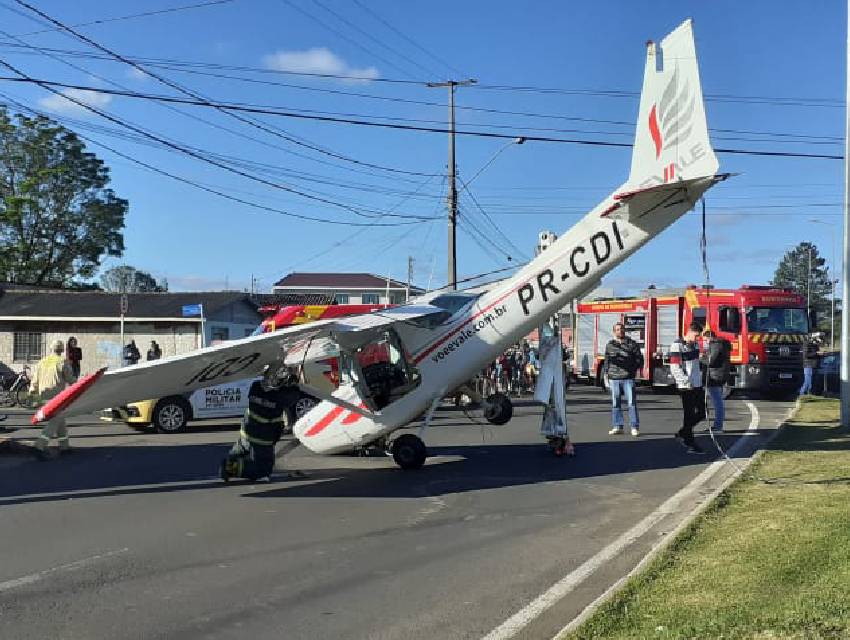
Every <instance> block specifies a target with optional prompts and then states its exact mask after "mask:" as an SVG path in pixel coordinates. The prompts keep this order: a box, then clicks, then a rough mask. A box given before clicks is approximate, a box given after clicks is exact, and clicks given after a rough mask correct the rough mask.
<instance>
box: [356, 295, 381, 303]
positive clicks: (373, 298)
mask: <svg viewBox="0 0 850 640" xmlns="http://www.w3.org/2000/svg"><path fill="white" fill-rule="evenodd" d="M360 300H361V302H362V303H363V304H381V295H380V294H379V293H364V294H363V296H362V297H361V298H360Z"/></svg>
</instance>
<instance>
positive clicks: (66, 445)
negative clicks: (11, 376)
mask: <svg viewBox="0 0 850 640" xmlns="http://www.w3.org/2000/svg"><path fill="white" fill-rule="evenodd" d="M76 379H77V378H76V376H75V375H74V371H73V369H72V368H71V363H70V362H68V360H67V359H66V358H65V345H64V344H63V343H62V341H61V340H54V341H53V342H52V343H51V345H50V354H49V355H47V356H45V357H44V358H42V359H41V360H40V361H39V363H38V364H37V365H36V367H35V373H34V374H33V377H32V382H31V383H30V393H31V394H32V395H33V397H34V398H35V399H36V400H38V401H39V402H41V403H45V402H47V401H48V400H50V399H52V398H54V397H55V396H57V395H59V393H60V392H61V391H62V390H63V389H65V387H66V386H68V385H69V384H73V383H74V382H75V381H76ZM53 438H56V439H58V440H59V451H60V452H62V453H67V452H69V451H70V450H71V443H70V439H69V437H68V427H67V426H66V424H65V418H63V417H61V416H58V417H55V418H51V419H50V420H48V421H47V422H46V423H45V424H44V427H43V428H42V430H41V435H39V436H38V439H37V440H36V441H35V448H36V452H37V454H38V456H39V458H40V459H41V460H46V459H47V458H48V455H47V448H48V447H49V446H50V440H51V439H53Z"/></svg>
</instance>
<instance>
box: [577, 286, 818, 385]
mask: <svg viewBox="0 0 850 640" xmlns="http://www.w3.org/2000/svg"><path fill="white" fill-rule="evenodd" d="M645 294H646V295H644V296H642V297H639V298H618V299H612V300H593V301H587V302H580V303H579V304H578V311H577V313H576V314H575V329H574V333H573V353H574V360H573V372H574V375H575V377H577V378H579V379H584V380H586V381H587V382H588V383H591V384H597V385H600V386H602V385H604V384H605V380H604V375H603V370H604V366H603V365H604V362H605V357H604V354H605V345H606V344H607V343H608V341H609V340H611V338H612V337H613V326H614V324H615V323H616V322H622V323H623V324H624V325H625V327H626V334H627V335H628V336H630V337H631V338H632V339H633V340H635V341H636V342H637V343H638V344H639V345H640V346H641V351H642V352H643V354H644V366H643V369H642V370H641V371H639V372H638V376H637V377H638V379H639V380H643V381H645V382H647V383H649V384H652V385H657V386H670V385H673V384H674V381H673V376H672V375H671V373H670V363H669V358H668V353H669V350H670V344H671V343H672V342H673V340H675V339H676V338H677V337H679V336H681V335H683V333H684V331H685V329H686V328H687V327H688V325H689V324H691V323H692V322H697V323H699V324H700V325H702V326H703V327H704V328H710V329H711V330H712V331H714V332H715V333H716V334H717V335H718V336H720V337H723V338H726V339H727V340H729V342H730V343H732V358H731V359H732V371H731V377H730V383H729V384H730V387H731V388H733V389H747V390H761V391H771V392H775V393H789V392H791V391H793V390H794V389H799V388H800V386H801V385H802V381H803V352H804V350H805V342H806V337H807V334H808V331H809V320H808V317H807V314H806V300H805V298H804V297H802V296H800V295H798V294H796V293H794V292H793V291H790V290H787V289H779V288H775V287H770V286H755V285H743V286H741V288H740V289H714V288H711V287H707V286H706V287H695V286H691V287H688V288H687V289H677V290H667V291H662V290H653V289H650V290H647V291H646V292H645Z"/></svg>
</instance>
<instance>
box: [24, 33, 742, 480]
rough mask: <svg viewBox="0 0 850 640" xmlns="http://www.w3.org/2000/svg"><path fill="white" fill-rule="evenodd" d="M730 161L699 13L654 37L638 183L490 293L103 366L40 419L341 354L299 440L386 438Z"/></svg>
mask: <svg viewBox="0 0 850 640" xmlns="http://www.w3.org/2000/svg"><path fill="white" fill-rule="evenodd" d="M718 166H719V165H718V162H717V158H716V157H715V155H714V151H713V149H712V147H711V142H710V141H709V137H708V129H707V125H706V119H705V108H704V104H703V97H702V89H701V87H700V79H699V70H698V67H697V59H696V50H695V47H694V39H693V31H692V25H691V21H690V20H687V21H685V22H684V23H682V24H681V25H680V26H679V27H678V28H676V30H675V31H673V32H672V33H670V34H669V35H668V36H667V37H666V38H664V39H663V40H662V41H661V44H660V47H658V46H656V45H655V44H654V43H652V42H649V43H648V44H647V52H646V69H645V72H644V82H643V91H642V93H641V102H640V111H639V115H638V122H637V132H636V134H635V144H634V149H633V152H632V163H631V171H630V173H629V177H628V180H626V182H625V183H624V184H623V185H622V186H621V187H619V188H618V189H616V190H615V191H614V192H613V193H612V194H611V195H610V196H608V197H607V198H605V200H603V201H602V202H601V203H600V204H599V205H597V206H596V207H595V208H594V209H593V210H591V211H590V212H589V213H588V214H587V215H586V216H585V217H584V218H583V219H582V220H581V221H579V222H578V223H577V224H576V225H575V226H574V227H573V228H572V229H570V230H569V231H568V232H567V233H565V234H563V235H562V236H561V237H560V238H559V239H558V240H557V241H556V242H555V243H554V244H553V245H552V246H551V247H549V248H548V249H547V250H546V251H544V252H542V253H541V254H540V255H539V256H537V258H535V259H534V260H533V261H531V262H530V263H529V264H527V265H526V266H525V267H524V268H523V269H522V270H521V271H520V272H519V273H518V274H517V275H516V276H514V277H512V278H509V279H506V280H503V281H501V282H499V283H497V284H496V285H495V286H494V287H493V288H492V289H491V290H489V291H487V292H485V293H479V294H472V293H465V292H459V291H458V292H455V291H450V292H443V293H439V292H438V293H432V294H430V295H428V296H424V297H421V298H418V299H417V300H415V301H413V303H412V304H408V305H404V306H400V307H395V308H392V309H386V310H383V311H378V312H374V313H370V314H367V315H361V316H353V317H348V318H340V319H331V320H324V321H322V320H320V321H317V322H313V323H311V324H308V325H301V326H293V327H287V328H285V329H282V330H280V331H275V332H272V333H267V334H262V335H257V336H252V337H249V338H245V339H241V340H234V341H231V342H228V343H225V344H221V345H217V346H215V347H210V348H207V349H201V350H200V351H195V352H192V353H190V354H186V355H182V356H176V357H172V358H166V359H163V360H157V361H153V362H149V363H144V364H139V365H136V366H133V367H129V368H125V369H119V370H116V371H109V372H106V373H105V374H104V373H103V371H100V372H98V373H96V374H92V375H91V376H88V377H87V378H84V379H82V380H80V381H79V382H77V383H76V384H75V385H74V386H72V387H71V388H69V389H67V390H66V391H65V392H63V394H61V395H60V396H58V397H57V398H55V399H54V400H53V401H51V402H50V403H48V404H47V405H45V406H44V407H43V408H42V409H41V410H40V411H39V412H38V413H37V414H36V416H35V417H34V418H33V423H37V422H39V421H43V420H48V419H50V418H51V417H54V416H59V415H64V416H71V415H77V414H82V413H88V412H91V411H95V410H99V409H102V408H103V407H106V406H116V405H120V404H125V403H127V402H131V401H138V400H143V399H145V398H157V397H162V396H164V395H169V394H173V393H175V392H176V391H178V390H179V391H183V392H189V391H193V390H195V389H198V388H202V387H206V386H211V385H215V384H219V383H221V382H224V381H226V380H228V379H237V378H247V377H251V376H258V375H260V374H261V372H262V371H263V369H264V367H265V366H266V365H272V366H274V367H278V368H279V367H281V366H298V365H302V364H303V363H304V361H305V360H308V359H309V360H315V359H320V358H327V357H329V356H338V357H339V365H340V366H339V373H340V384H339V387H338V388H337V389H336V391H334V392H333V393H332V394H331V393H326V392H322V391H320V390H319V389H316V388H313V387H310V386H306V385H305V386H304V387H303V390H304V391H305V392H306V393H309V394H311V395H313V396H315V397H317V398H319V399H320V400H321V402H320V403H319V404H318V405H317V406H316V407H315V408H313V409H312V410H311V411H309V412H308V413H307V414H305V415H304V416H303V417H302V418H300V419H299V420H298V421H297V423H296V424H295V425H294V427H293V433H294V435H295V436H296V437H297V439H298V440H299V441H300V442H301V444H303V445H304V446H306V447H307V448H308V449H310V450H311V451H314V452H316V453H327V454H332V453H339V452H345V451H350V450H353V449H355V448H358V447H364V446H367V445H369V444H371V443H375V442H386V441H387V440H388V439H389V438H390V437H391V434H392V433H393V432H395V431H396V430H398V429H400V428H402V427H405V426H406V425H408V424H409V423H410V422H411V421H413V420H415V419H417V418H419V417H420V416H422V415H423V413H424V414H425V416H426V419H425V424H426V425H427V424H429V423H430V419H431V416H432V415H433V412H434V410H435V409H436V407H437V405H438V404H439V402H440V401H441V399H442V398H443V397H444V396H445V395H446V394H447V393H448V392H450V391H452V390H453V389H455V388H456V387H458V386H459V385H461V384H462V383H464V382H465V381H467V380H469V379H470V378H471V377H472V376H473V375H474V374H476V373H477V372H479V371H480V370H481V369H482V368H483V367H484V366H485V365H486V363H488V362H491V361H492V360H493V359H495V358H496V357H497V356H498V355H499V354H500V353H502V352H503V351H504V350H505V349H506V348H507V347H508V346H510V345H512V344H514V343H516V342H517V341H518V340H520V339H521V338H522V337H523V336H525V335H527V334H528V333H529V331H531V330H532V329H533V328H535V327H537V326H539V325H540V324H541V322H542V321H543V320H544V319H545V318H547V317H550V316H552V315H553V314H555V313H556V312H557V311H558V310H559V309H561V308H563V307H564V306H565V305H567V304H568V303H570V302H571V301H572V300H573V299H575V298H578V297H580V296H581V295H582V294H583V293H585V292H586V291H587V290H588V289H589V287H590V286H592V284H593V283H596V282H598V281H599V279H600V278H601V277H602V275H604V274H605V273H607V272H608V271H610V270H611V269H613V268H614V267H615V266H617V265H618V264H620V263H621V262H622V261H623V260H625V259H626V258H627V257H629V256H630V255H631V254H633V253H634V252H635V251H637V250H638V249H639V248H640V247H642V246H643V245H644V244H646V243H647V242H648V241H649V240H651V239H652V238H653V237H655V236H656V235H657V234H658V233H660V232H661V231H662V230H663V229H665V228H666V227H668V226H669V225H670V224H672V223H673V222H675V221H676V220H677V219H678V218H679V217H681V216H682V215H683V214H684V213H686V212H687V211H689V210H690V209H692V208H693V207H694V205H695V204H696V202H697V201H698V200H699V199H700V197H701V196H702V195H703V193H704V192H705V191H706V190H707V189H709V188H710V187H712V186H713V185H714V184H716V183H717V182H719V181H721V180H723V179H725V178H726V177H727V176H726V175H722V174H718V173H717V169H718ZM376 354H377V355H376ZM485 411H486V412H487V414H488V419H490V420H491V421H492V422H495V423H502V422H506V421H507V420H508V419H510V415H511V411H512V408H511V405H510V401H509V400H508V399H507V398H506V397H504V396H499V394H497V396H496V397H491V398H490V400H489V405H488V406H487V407H485ZM390 450H391V451H392V453H393V457H394V458H395V460H396V462H397V464H398V465H399V466H401V467H402V468H404V469H414V468H419V467H421V466H422V465H423V464H424V462H425V458H426V448H425V444H424V442H423V441H422V439H421V437H420V436H417V435H414V434H412V433H406V434H403V435H401V436H399V437H396V438H394V439H393V440H392V441H391V445H390Z"/></svg>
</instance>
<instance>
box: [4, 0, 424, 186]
mask: <svg viewBox="0 0 850 640" xmlns="http://www.w3.org/2000/svg"><path fill="white" fill-rule="evenodd" d="M15 2H16V3H17V4H19V5H21V6H23V7H26V8H27V9H29V10H30V11H32V12H33V13H35V14H37V15H39V16H40V17H42V18H44V19H45V20H47V21H49V22H50V23H52V24H54V25H55V26H56V27H58V28H59V29H61V30H62V31H64V32H67V33H68V34H70V35H71V36H73V37H75V38H77V39H78V40H80V41H82V42H85V43H86V44H88V45H89V46H92V47H94V48H95V49H98V50H100V51H102V52H104V53H105V54H107V55H109V56H110V57H112V58H114V59H115V60H118V61H119V62H123V63H124V64H127V65H130V66H131V67H133V68H135V69H136V70H138V71H141V72H142V73H145V74H147V75H148V76H150V77H151V78H154V79H155V80H157V81H158V82H160V83H162V84H164V85H166V86H167V87H170V88H172V89H176V90H177V91H179V92H180V93H182V94H184V95H187V96H190V97H192V98H195V99H199V100H206V98H205V97H204V96H202V95H201V94H198V93H196V92H194V91H190V90H189V89H187V88H186V87H184V86H182V85H180V84H179V83H176V82H173V81H171V80H168V79H167V78H164V77H162V76H160V75H158V74H156V73H153V72H151V71H149V70H147V69H144V68H143V67H142V66H140V65H139V64H137V63H136V62H134V61H132V60H130V59H129V58H126V57H125V56H123V55H121V54H119V53H116V52H114V51H112V50H110V49H108V48H107V47H104V46H103V45H101V44H99V43H97V42H95V41H94V40H92V39H91V38H88V37H86V36H85V35H83V34H81V33H78V32H76V31H74V30H73V29H72V28H71V27H69V26H67V25H65V24H63V23H62V22H60V21H59V20H56V19H55V18H52V17H51V16H49V15H48V14H46V13H44V12H43V11H41V10H39V9H37V8H35V7H33V6H32V5H30V4H28V3H26V2H24V1H23V0H15ZM213 108H215V109H216V110H218V111H220V112H222V113H225V114H226V115H228V116H229V117H231V118H234V119H236V120H238V121H240V122H243V123H245V124H248V125H249V126H251V127H254V128H255V129H259V130H261V131H264V132H265V133H269V134H271V135H274V136H276V137H278V138H282V139H284V140H286V141H288V142H290V143H292V144H296V145H299V146H302V147H306V148H309V149H311V150H313V151H316V152H319V153H323V154H325V155H328V156H331V157H334V158H337V159H339V160H344V161H347V162H352V163H354V164H359V165H363V166H367V167H370V168H374V169H380V170H384V171H391V172H394V173H406V174H408V175H417V176H428V175H429V174H425V173H421V172H409V171H405V170H402V169H396V168H393V167H384V166H382V165H376V164H371V163H368V162H363V161H360V160H356V159H354V158H349V157H348V156H344V155H341V154H337V153H334V152H332V151H329V150H327V149H323V148H321V147H318V146H316V145H313V144H311V143H308V142H305V141H303V140H300V139H298V138H296V137H294V136H292V135H290V134H289V133H288V132H285V131H282V130H280V129H277V128H275V127H269V126H266V125H263V124H260V123H258V122H257V121H255V120H252V119H250V118H246V117H243V116H240V115H239V114H236V113H232V112H230V111H225V110H222V109H220V108H218V107H213Z"/></svg>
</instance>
